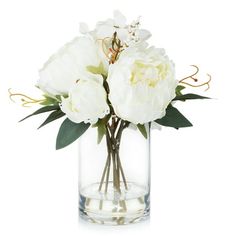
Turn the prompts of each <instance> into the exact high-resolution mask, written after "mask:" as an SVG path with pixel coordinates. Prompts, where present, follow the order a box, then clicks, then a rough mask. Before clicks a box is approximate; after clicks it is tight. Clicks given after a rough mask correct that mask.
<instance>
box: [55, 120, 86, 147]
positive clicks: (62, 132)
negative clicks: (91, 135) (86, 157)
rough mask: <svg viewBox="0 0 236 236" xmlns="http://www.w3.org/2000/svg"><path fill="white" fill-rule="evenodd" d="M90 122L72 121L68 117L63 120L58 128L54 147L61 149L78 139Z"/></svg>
mask: <svg viewBox="0 0 236 236" xmlns="http://www.w3.org/2000/svg"><path fill="white" fill-rule="evenodd" d="M89 126H90V124H86V123H84V122H81V123H74V122H72V121H71V120H69V119H68V118H67V119H65V120H64V121H63V123H62V124H61V127H60V129H59V132H58V135H57V141H56V149H57V150H58V149H61V148H64V147H66V146H68V145H69V144H71V143H73V142H74V141H75V140H76V139H78V138H79V137H80V136H81V135H82V134H83V133H84V132H85V131H86V130H87V129H88V128H89Z"/></svg>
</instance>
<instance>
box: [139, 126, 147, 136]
mask: <svg viewBox="0 0 236 236" xmlns="http://www.w3.org/2000/svg"><path fill="white" fill-rule="evenodd" d="M137 127H138V130H139V131H140V133H141V134H142V135H143V137H144V138H146V139H147V130H146V128H145V125H141V124H137Z"/></svg>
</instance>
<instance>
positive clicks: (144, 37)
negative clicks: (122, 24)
mask: <svg viewBox="0 0 236 236" xmlns="http://www.w3.org/2000/svg"><path fill="white" fill-rule="evenodd" d="M138 36H139V38H140V40H141V41H144V40H147V39H149V38H150V37H151V36H152V35H151V33H150V32H149V31H148V30H145V29H140V30H138Z"/></svg>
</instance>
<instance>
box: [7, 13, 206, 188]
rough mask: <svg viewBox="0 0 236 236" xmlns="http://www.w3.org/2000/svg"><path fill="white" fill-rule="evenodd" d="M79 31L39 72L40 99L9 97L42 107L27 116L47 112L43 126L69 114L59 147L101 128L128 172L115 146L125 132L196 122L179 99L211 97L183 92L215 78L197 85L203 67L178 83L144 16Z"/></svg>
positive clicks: (116, 19)
mask: <svg viewBox="0 0 236 236" xmlns="http://www.w3.org/2000/svg"><path fill="white" fill-rule="evenodd" d="M80 33H81V36H79V37H76V38H75V39H73V40H72V41H71V42H69V43H67V44H66V45H65V46H63V47H62V48H61V49H60V50H59V51H58V52H57V53H55V54H54V55H53V56H51V57H50V58H49V60H48V61H47V62H46V63H45V64H44V66H43V68H42V69H41V70H40V71H39V80H38V82H37V85H36V86H37V88H38V89H40V90H41V91H42V92H43V98H42V99H39V100H37V99H32V98H30V97H28V96H26V95H23V94H16V93H12V92H11V91H10V97H11V98H12V97H14V96H18V95H21V96H22V97H23V98H22V101H23V103H24V104H23V105H24V106H26V105H29V104H31V103H38V104H40V105H41V106H42V107H41V108H40V109H38V110H37V111H35V112H34V113H33V114H31V115H29V116H27V117H25V118H24V119H23V120H25V119H26V118H29V117H31V116H34V115H38V114H41V113H49V116H48V117H47V119H46V120H45V121H44V122H43V123H42V124H41V125H40V127H43V126H45V125H46V124H48V123H50V122H52V121H54V120H57V119H59V118H62V117H66V119H65V120H64V121H63V122H62V125H61V127H60V129H59V133H58V136H57V140H56V149H61V148H64V147H66V146H67V145H69V144H71V143H72V142H74V141H75V140H76V139H78V138H79V137H80V136H81V135H83V134H84V132H86V130H87V129H88V128H93V129H97V133H98V140H97V141H98V143H100V142H101V141H102V139H103V137H104V136H105V137H106V141H107V143H108V153H109V156H114V157H115V158H114V159H115V163H116V164H115V165H116V166H117V168H118V166H119V170H118V172H119V173H121V175H122V176H123V171H122V166H121V163H120V160H119V154H118V150H119V148H113V146H115V147H117V146H119V143H120V139H121V135H122V132H123V130H124V129H125V128H127V127H128V126H130V125H135V126H137V130H139V131H140V132H141V134H142V135H143V136H144V138H146V137H147V131H146V127H147V125H148V124H149V125H150V124H151V123H157V124H159V125H161V126H169V127H173V128H176V129H179V128H182V127H190V126H192V124H191V123H190V121H189V120H188V119H186V118H185V117H184V116H183V115H182V114H181V113H180V112H179V111H178V110H177V109H176V108H175V107H174V103H173V102H174V101H182V102H183V101H187V100H191V99H205V98H207V97H203V96H200V95H197V94H192V93H187V94H183V90H184V89H185V87H186V86H192V87H199V86H207V89H208V88H209V82H210V80H211V77H210V75H208V76H209V80H208V81H206V82H204V83H201V84H195V82H198V81H197V79H196V77H195V75H196V74H197V73H198V67H196V66H193V67H194V68H195V69H196V72H195V73H193V74H192V75H190V76H188V77H186V78H183V79H181V80H177V79H176V78H175V66H174V63H173V62H172V61H171V60H170V59H169V58H168V56H167V55H166V53H165V50H164V49H162V48H156V47H154V46H149V44H148V43H147V40H148V38H150V37H151V34H150V32H149V31H148V30H145V29H142V28H140V19H139V18H138V19H137V20H135V21H133V22H132V23H131V24H128V23H127V22H126V18H125V17H124V16H123V15H122V14H121V13H120V12H118V11H115V12H114V18H113V19H108V20H106V21H101V22H98V23H97V25H96V27H95V29H93V30H91V31H90V30H89V29H88V26H87V25H86V24H84V23H82V24H80ZM108 164H109V163H107V164H106V165H108ZM124 182H125V179H124ZM116 187H117V188H119V186H118V185H117V186H116Z"/></svg>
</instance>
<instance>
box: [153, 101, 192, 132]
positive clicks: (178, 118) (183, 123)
mask: <svg viewBox="0 0 236 236" xmlns="http://www.w3.org/2000/svg"><path fill="white" fill-rule="evenodd" d="M155 122H156V123H158V124H160V125H163V126H169V127H173V128H175V129H178V128H183V127H190V126H193V125H192V124H191V123H190V121H189V120H187V119H186V118H185V117H184V116H183V115H182V114H181V113H180V112H179V111H178V110H177V109H176V108H175V107H173V106H172V105H169V106H168V107H167V109H166V115H165V116H164V117H163V118H161V119H157V120H155Z"/></svg>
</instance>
